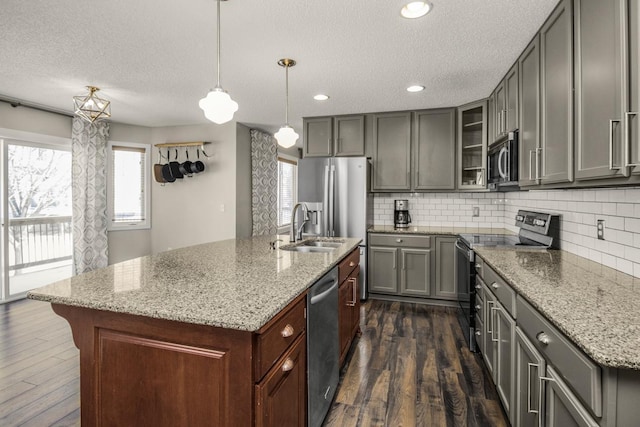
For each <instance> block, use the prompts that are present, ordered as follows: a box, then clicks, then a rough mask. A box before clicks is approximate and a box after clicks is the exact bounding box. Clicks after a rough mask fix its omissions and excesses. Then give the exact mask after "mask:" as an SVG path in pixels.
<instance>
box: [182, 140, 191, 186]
mask: <svg viewBox="0 0 640 427" xmlns="http://www.w3.org/2000/svg"><path fill="white" fill-rule="evenodd" d="M184 152H185V154H186V156H187V160H185V161H184V162H182V163H180V172H182V175H186V176H188V177H189V178H191V177H193V171H192V170H191V164H192V163H191V162H190V161H189V148H188V147H187V148H185V150H184Z"/></svg>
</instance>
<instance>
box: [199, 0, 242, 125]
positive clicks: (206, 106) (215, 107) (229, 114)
mask: <svg viewBox="0 0 640 427" xmlns="http://www.w3.org/2000/svg"><path fill="white" fill-rule="evenodd" d="M221 1H226V0H216V3H218V8H217V12H218V13H217V17H218V37H217V61H218V65H217V67H218V69H217V73H218V81H217V84H216V87H215V88H213V89H212V90H211V91H210V92H209V93H208V94H207V96H205V97H204V98H202V99H201V100H200V103H199V105H200V108H202V111H204V116H205V117H206V118H207V119H209V120H211V121H212V122H214V123H217V124H219V125H221V124H222V123H226V122H228V121H229V120H231V119H233V113H235V112H236V111H238V103H237V102H236V101H234V100H233V99H231V97H230V96H229V94H228V93H227V91H225V90H224V89H222V86H220V2H221Z"/></svg>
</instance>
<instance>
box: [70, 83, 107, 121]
mask: <svg viewBox="0 0 640 427" xmlns="http://www.w3.org/2000/svg"><path fill="white" fill-rule="evenodd" d="M87 89H89V93H88V94H86V95H79V96H74V97H73V107H74V108H73V111H74V112H75V114H76V115H77V116H78V117H80V118H82V119H84V120H86V121H88V122H90V123H93V122H95V121H96V120H101V119H107V118H109V117H111V102H110V101H107V100H106V99H102V98H99V97H98V95H96V92H97V91H99V90H100V88H97V87H95V86H87Z"/></svg>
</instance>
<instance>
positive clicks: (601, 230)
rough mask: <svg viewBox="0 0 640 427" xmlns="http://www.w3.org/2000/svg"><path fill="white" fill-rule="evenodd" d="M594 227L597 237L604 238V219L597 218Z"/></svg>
mask: <svg viewBox="0 0 640 427" xmlns="http://www.w3.org/2000/svg"><path fill="white" fill-rule="evenodd" d="M596 229H597V230H598V233H597V234H598V239H599V240H604V219H599V220H598V221H597V223H596Z"/></svg>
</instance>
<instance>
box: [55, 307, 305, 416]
mask: <svg viewBox="0 0 640 427" xmlns="http://www.w3.org/2000/svg"><path fill="white" fill-rule="evenodd" d="M52 307H53V310H54V311H55V312H56V313H57V314H58V315H60V316H62V317H63V318H65V319H66V320H67V321H68V322H69V324H70V325H71V329H72V333H73V340H74V343H75V345H76V347H78V349H79V350H80V389H81V390H80V396H81V416H82V425H83V426H115V425H153V426H234V427H235V426H252V425H254V423H255V424H257V425H262V426H268V425H275V422H277V420H276V419H275V418H274V415H275V414H273V413H270V411H269V408H277V409H278V414H277V416H278V417H280V416H285V418H286V419H287V420H290V421H293V422H294V423H297V425H304V424H305V422H306V375H305V372H306V358H305V356H306V345H305V342H304V337H305V334H304V329H305V326H306V325H305V321H304V307H305V298H304V295H302V296H300V297H298V298H297V299H296V300H295V301H293V302H292V303H291V304H290V305H289V306H288V307H287V308H285V309H284V310H282V311H281V312H280V313H279V314H278V315H276V317H275V318H274V319H273V320H272V321H270V322H269V323H268V324H267V325H265V326H264V327H263V328H262V329H261V330H260V331H257V332H255V333H254V332H247V331H239V330H230V329H224V328H219V327H213V326H205V325H194V324H187V323H181V322H175V321H170V320H162V319H154V318H148V317H144V316H135V315H130V314H122V313H113V312H108V311H101V310H93V309H88V308H81V307H74V306H68V305H60V304H52ZM282 323H284V325H282ZM283 326H284V327H286V326H289V327H290V329H287V334H281V333H271V330H272V329H273V328H282V327H283ZM291 329H293V331H292V330H291ZM276 332H280V331H279V330H278V331H276ZM283 335H287V336H283ZM297 338H299V339H297ZM294 344H295V345H294ZM269 358H271V359H272V360H269ZM265 366H266V368H267V369H265ZM262 378H264V379H263V380H261V379H262ZM254 390H257V391H258V393H257V394H258V396H254ZM261 390H265V392H260V391H261ZM277 390H281V392H280V393H274V392H275V391H277ZM282 391H286V395H282ZM269 399H278V401H279V402H286V405H282V404H278V402H274V401H269ZM254 408H255V409H254ZM281 411H284V412H285V413H282V412H281Z"/></svg>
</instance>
